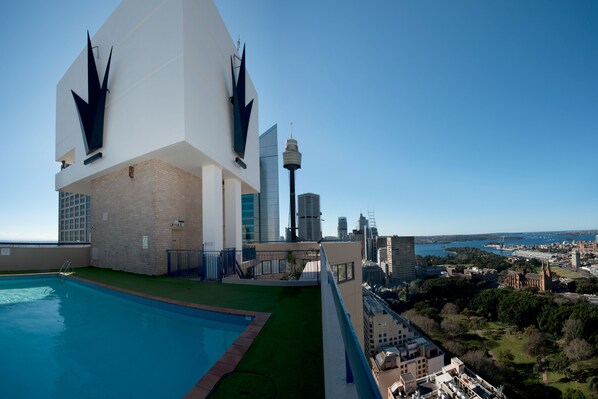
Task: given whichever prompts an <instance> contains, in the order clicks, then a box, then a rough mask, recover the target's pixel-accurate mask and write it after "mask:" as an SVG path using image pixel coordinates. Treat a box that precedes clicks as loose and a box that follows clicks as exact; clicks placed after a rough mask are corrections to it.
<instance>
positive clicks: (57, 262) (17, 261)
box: [0, 246, 89, 272]
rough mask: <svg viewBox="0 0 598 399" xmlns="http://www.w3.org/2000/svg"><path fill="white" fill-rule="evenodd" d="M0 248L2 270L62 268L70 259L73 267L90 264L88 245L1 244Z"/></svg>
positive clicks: (0, 268) (0, 269)
mask: <svg viewBox="0 0 598 399" xmlns="http://www.w3.org/2000/svg"><path fill="white" fill-rule="evenodd" d="M0 249H2V250H1V252H0V254H2V255H0V272H2V271H21V270H53V269H60V268H61V267H62V265H63V264H64V261H65V260H70V261H71V267H73V268H76V267H87V266H89V247H88V246H72V247H71V246H68V247H59V246H56V247H11V246H0Z"/></svg>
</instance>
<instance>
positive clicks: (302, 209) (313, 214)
mask: <svg viewBox="0 0 598 399" xmlns="http://www.w3.org/2000/svg"><path fill="white" fill-rule="evenodd" d="M320 216H321V213H320V196H319V195H318V194H314V193H305V194H301V195H299V239H300V240H301V241H319V240H320V239H321V238H322V219H321V217H320Z"/></svg>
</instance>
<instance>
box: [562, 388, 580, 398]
mask: <svg viewBox="0 0 598 399" xmlns="http://www.w3.org/2000/svg"><path fill="white" fill-rule="evenodd" d="M563 399H586V396H585V395H584V394H583V392H581V391H580V390H579V389H571V388H567V390H566V391H565V393H564V394H563Z"/></svg>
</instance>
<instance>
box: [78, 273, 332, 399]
mask: <svg viewBox="0 0 598 399" xmlns="http://www.w3.org/2000/svg"><path fill="white" fill-rule="evenodd" d="M75 275H76V276H78V277H81V278H85V279H88V280H92V281H97V282H100V283H104V284H109V285H112V286H115V287H121V288H124V289H128V290H131V291H137V292H141V293H147V294H151V295H156V296H161V297H164V298H170V299H177V300H183V301H187V302H193V303H199V304H204V305H211V306H219V307H227V308H234V309H244V310H253V311H258V312H268V313H271V316H270V319H269V320H268V322H267V323H266V325H265V326H264V328H263V329H262V331H261V332H260V334H259V336H258V337H257V339H256V340H255V341H254V342H253V344H252V345H251V347H250V348H249V350H248V351H247V353H246V354H245V356H244V357H243V359H241V361H240V362H239V364H238V365H237V368H236V369H235V372H234V373H232V374H231V375H230V376H229V377H227V378H224V379H223V380H222V381H221V382H220V383H219V384H218V386H217V387H216V389H215V392H214V395H213V397H234V396H235V395H239V397H245V398H263V397H280V398H310V399H314V398H321V397H324V365H323V355H322V322H321V320H322V311H321V301H320V287H263V286H251V285H234V284H222V283H212V282H199V281H189V280H182V279H175V278H170V277H150V276H141V275H137V274H131V273H124V272H117V271H113V270H106V269H98V268H91V267H90V268H82V269H76V273H75ZM261 381H268V384H264V383H262V382H261ZM231 395H233V396H231Z"/></svg>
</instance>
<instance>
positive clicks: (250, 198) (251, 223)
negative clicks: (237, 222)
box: [241, 194, 259, 242]
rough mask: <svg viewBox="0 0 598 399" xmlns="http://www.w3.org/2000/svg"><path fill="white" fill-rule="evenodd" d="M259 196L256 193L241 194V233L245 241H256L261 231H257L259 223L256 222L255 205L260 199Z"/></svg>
mask: <svg viewBox="0 0 598 399" xmlns="http://www.w3.org/2000/svg"><path fill="white" fill-rule="evenodd" d="M257 197H258V196H257V195H254V194H245V195H243V196H241V218H242V220H241V223H242V226H241V235H242V237H243V242H255V241H256V237H258V236H259V232H258V231H256V227H257V228H259V225H258V226H256V225H257V223H256V220H257V219H256V218H255V209H256V207H255V205H256V201H258V198H257Z"/></svg>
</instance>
